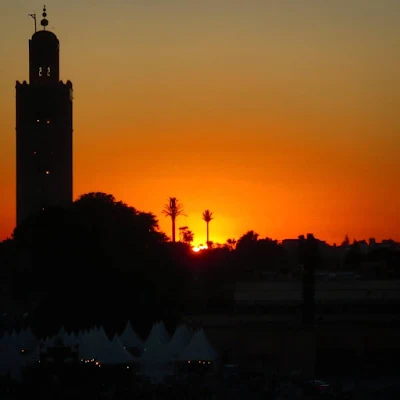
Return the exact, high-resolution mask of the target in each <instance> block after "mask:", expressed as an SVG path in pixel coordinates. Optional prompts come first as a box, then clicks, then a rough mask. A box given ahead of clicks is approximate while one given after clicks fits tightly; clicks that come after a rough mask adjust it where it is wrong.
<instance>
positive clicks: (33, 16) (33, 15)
mask: <svg viewBox="0 0 400 400" xmlns="http://www.w3.org/2000/svg"><path fill="white" fill-rule="evenodd" d="M28 16H29V17H31V18H33V21H34V24H35V33H36V31H37V28H36V14H28Z"/></svg>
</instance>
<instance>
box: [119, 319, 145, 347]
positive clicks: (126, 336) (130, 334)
mask: <svg viewBox="0 0 400 400" xmlns="http://www.w3.org/2000/svg"><path fill="white" fill-rule="evenodd" d="M119 339H120V341H121V343H122V344H123V345H124V346H125V347H138V348H139V349H142V348H143V340H142V339H141V338H140V337H139V336H138V335H137V333H136V332H135V331H134V330H133V328H132V325H131V323H130V321H128V322H127V323H126V327H125V329H124V331H123V332H122V333H121V336H120V337H119Z"/></svg>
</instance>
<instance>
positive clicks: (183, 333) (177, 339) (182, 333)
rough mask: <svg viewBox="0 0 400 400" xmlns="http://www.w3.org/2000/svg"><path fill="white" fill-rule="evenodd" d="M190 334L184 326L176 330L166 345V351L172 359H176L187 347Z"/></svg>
mask: <svg viewBox="0 0 400 400" xmlns="http://www.w3.org/2000/svg"><path fill="white" fill-rule="evenodd" d="M191 337H192V333H191V332H190V331H189V329H188V328H187V326H186V325H180V326H178V327H177V328H176V330H175V333H174V335H173V336H172V339H171V341H170V342H169V343H168V351H169V353H170V355H171V357H172V358H176V357H178V355H179V354H180V353H182V351H183V350H184V349H185V348H186V347H187V346H188V345H189V343H190V339H191Z"/></svg>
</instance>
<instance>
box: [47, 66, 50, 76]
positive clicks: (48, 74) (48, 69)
mask: <svg viewBox="0 0 400 400" xmlns="http://www.w3.org/2000/svg"><path fill="white" fill-rule="evenodd" d="M50 75H51V68H50V67H47V76H50Z"/></svg>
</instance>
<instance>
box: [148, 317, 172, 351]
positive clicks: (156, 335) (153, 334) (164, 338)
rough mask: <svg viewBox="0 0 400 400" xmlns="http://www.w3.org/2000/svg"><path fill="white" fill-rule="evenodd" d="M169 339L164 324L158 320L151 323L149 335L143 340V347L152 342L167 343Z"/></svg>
mask: <svg viewBox="0 0 400 400" xmlns="http://www.w3.org/2000/svg"><path fill="white" fill-rule="evenodd" d="M169 341H170V337H169V335H168V332H167V331H166V329H165V326H164V324H161V323H159V322H157V323H155V324H153V326H152V328H151V331H150V333H149V336H148V337H147V339H146V341H145V342H144V349H146V348H147V347H149V346H150V345H152V344H153V343H162V344H167V343H168V342H169Z"/></svg>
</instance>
